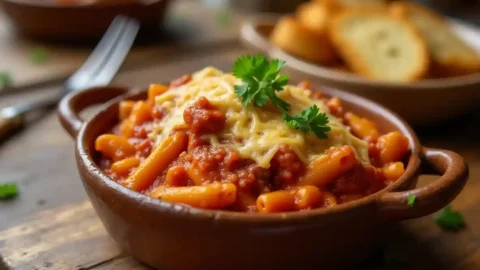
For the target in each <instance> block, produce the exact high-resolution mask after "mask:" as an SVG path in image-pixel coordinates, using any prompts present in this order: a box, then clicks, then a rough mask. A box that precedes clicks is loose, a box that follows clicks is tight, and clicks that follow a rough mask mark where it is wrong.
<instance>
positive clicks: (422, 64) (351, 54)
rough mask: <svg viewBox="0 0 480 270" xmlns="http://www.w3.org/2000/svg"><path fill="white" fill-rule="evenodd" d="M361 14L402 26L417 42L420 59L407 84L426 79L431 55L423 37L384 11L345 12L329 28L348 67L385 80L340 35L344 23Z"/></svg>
mask: <svg viewBox="0 0 480 270" xmlns="http://www.w3.org/2000/svg"><path fill="white" fill-rule="evenodd" d="M359 14H362V15H368V16H369V17H375V16H381V17H383V18H386V19H388V20H395V21H396V22H398V23H399V24H401V25H402V26H403V27H405V29H406V30H407V31H408V32H409V33H410V34H411V35H412V37H413V38H414V40H415V43H416V46H417V47H418V48H419V52H420V57H419V58H418V61H419V62H418V65H417V66H416V67H417V68H416V69H415V70H412V71H411V72H410V75H409V76H408V77H406V78H404V81H405V82H408V81H414V80H418V79H422V78H424V77H425V76H426V75H427V73H428V67H429V55H428V51H427V49H426V45H425V42H424V40H423V39H422V37H421V36H420V35H419V34H418V32H417V31H416V30H415V28H414V27H413V26H412V25H411V24H410V23H408V22H407V21H405V20H403V19H400V18H395V17H393V16H390V15H389V14H387V13H385V12H382V11H374V10H345V11H343V12H340V13H339V14H337V15H336V16H335V17H334V18H333V20H332V21H331V23H330V26H329V35H330V38H331V40H332V42H333V45H334V47H335V48H336V49H337V52H338V53H339V54H340V55H341V56H342V59H343V60H344V61H345V63H346V64H347V66H348V67H349V68H350V69H351V70H352V71H354V72H355V73H357V74H359V75H362V76H365V77H368V78H372V79H380V80H382V79H385V78H378V76H377V75H376V74H374V73H373V71H372V69H371V68H370V66H369V64H368V63H366V62H363V61H362V59H361V57H360V56H359V52H358V50H359V48H357V46H355V44H351V43H350V42H349V41H348V40H346V39H345V38H344V37H343V36H342V34H341V33H340V27H341V25H342V23H343V22H344V21H345V20H346V19H348V17H349V16H357V15H359Z"/></svg>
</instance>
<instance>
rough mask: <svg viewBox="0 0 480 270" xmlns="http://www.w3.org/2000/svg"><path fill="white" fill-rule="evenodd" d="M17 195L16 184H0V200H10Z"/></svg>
mask: <svg viewBox="0 0 480 270" xmlns="http://www.w3.org/2000/svg"><path fill="white" fill-rule="evenodd" d="M17 194H18V188H17V185H16V184H0V200H5V199H11V198H13V197H15V196H17Z"/></svg>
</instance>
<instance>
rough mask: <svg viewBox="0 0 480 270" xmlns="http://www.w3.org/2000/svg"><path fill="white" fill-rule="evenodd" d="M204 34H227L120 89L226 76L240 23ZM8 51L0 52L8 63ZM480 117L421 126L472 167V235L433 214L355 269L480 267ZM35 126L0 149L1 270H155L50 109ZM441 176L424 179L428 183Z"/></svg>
mask: <svg viewBox="0 0 480 270" xmlns="http://www.w3.org/2000/svg"><path fill="white" fill-rule="evenodd" d="M182 5H183V4H182ZM192 5H196V4H192ZM185 7H188V4H186V5H185V6H184V8H185ZM185 9H188V8H185ZM202 12H203V13H202ZM208 12H211V11H205V10H200V9H199V10H198V13H199V14H200V15H201V14H204V15H205V14H211V13H208ZM199 14H197V15H196V16H199V17H200V15H199ZM205 16H206V15H205ZM204 27H207V29H210V31H207V30H205V29H204V30H203V31H204V32H215V31H223V32H224V33H223V34H220V33H217V34H218V35H217V39H213V38H212V39H211V40H210V39H208V40H204V41H202V42H199V43H197V44H199V45H197V46H191V45H188V44H191V43H190V41H187V42H185V41H183V42H179V45H175V46H172V45H168V46H166V45H157V46H155V47H154V50H155V52H154V53H155V55H158V57H157V58H154V59H151V58H149V59H144V60H145V62H146V63H147V62H148V63H147V64H145V65H140V63H141V59H140V60H138V61H139V62H137V63H139V64H136V65H131V66H128V64H127V65H126V67H125V68H124V69H123V70H122V71H121V72H120V73H119V75H118V76H117V78H116V79H115V83H116V84H124V85H129V86H145V85H147V84H148V83H151V82H162V81H168V80H170V79H171V78H175V77H177V76H180V75H182V74H184V73H188V72H192V71H195V70H198V69H199V68H201V67H204V66H206V65H214V66H217V67H219V68H221V69H225V70H228V69H229V68H230V67H231V64H232V61H233V60H234V59H235V58H236V57H237V56H238V55H240V54H242V53H246V52H248V50H246V49H245V48H243V47H242V46H241V45H240V44H239V43H238V42H237V41H236V34H235V33H236V32H235V31H236V30H237V28H236V24H234V25H233V26H231V28H230V30H228V29H223V28H222V29H219V27H218V25H213V24H212V25H210V26H204ZM208 27H210V28H208ZM232 33H233V34H232ZM212 35H213V34H212ZM192 39H195V38H192ZM175 42H178V41H175ZM173 44H176V43H173ZM188 46H191V47H188ZM185 48H189V49H187V50H186V49H185ZM137 49H138V48H137ZM1 51H2V47H1V46H0V55H1ZM139 52H140V53H143V52H142V51H141V49H140V50H139ZM150 56H151V54H150ZM83 57H84V55H83ZM80 58H81V57H80ZM80 58H79V59H80ZM79 61H80V60H79ZM74 67H75V66H74V65H72V66H71V68H74ZM49 68H51V67H49ZM52 72H53V73H54V72H56V71H52ZM53 73H51V74H53ZM67 73H68V72H67ZM32 74H35V71H32ZM58 74H59V73H55V76H57V75H58ZM64 74H66V73H64ZM29 78H33V77H29ZM38 78H40V77H38ZM297 79H300V78H297ZM25 82H28V83H32V84H37V83H39V82H41V81H38V80H36V79H35V80H30V79H28V80H27V79H26V80H25ZM60 87H61V85H60V84H49V85H48V86H45V87H43V88H38V87H36V91H32V92H28V93H21V94H18V95H14V96H13V95H10V96H2V98H1V99H0V106H4V105H6V104H11V103H14V102H18V101H21V100H27V99H33V98H43V97H45V96H46V95H49V94H52V93H54V92H55V91H58V90H59V89H60ZM479 119H480V110H479V111H476V112H473V113H472V114H470V115H468V116H465V117H462V118H461V119H455V120H452V121H450V122H448V123H443V124H442V125H437V126H432V127H422V128H416V130H417V132H418V133H419V136H420V139H421V141H422V143H423V144H424V145H427V146H431V147H442V148H447V149H451V150H453V151H457V152H459V153H460V154H462V155H463V156H464V157H465V159H466V160H467V162H468V164H469V166H470V181H469V182H468V184H467V186H466V188H465V189H464V191H463V192H462V193H461V194H460V196H459V197H458V198H457V199H456V200H455V201H454V203H453V207H454V208H455V209H457V210H459V211H461V212H462V213H463V214H464V217H465V219H466V223H467V227H466V228H465V229H463V230H461V231H458V232H444V231H442V230H441V229H440V228H439V227H438V226H437V225H436V224H435V223H434V221H433V219H432V217H431V216H427V217H424V218H420V219H416V220H411V221H405V222H402V223H401V224H399V225H398V226H396V227H395V228H394V231H393V232H392V234H391V235H390V236H389V237H390V240H389V241H388V242H387V244H386V245H385V246H384V247H383V248H382V249H381V250H379V252H378V254H377V255H376V256H374V257H372V258H369V259H368V260H367V261H366V262H365V263H364V264H361V265H358V266H356V267H355V268H354V269H402V270H403V269H421V270H424V269H445V270H447V269H465V270H466V269H468V270H475V269H480V240H479V237H480V196H479V195H478V194H479V193H480V183H479V182H478V179H479V178H480V140H479V139H478V138H480V128H479V124H480V120H479ZM34 120H35V122H34V123H33V124H31V125H29V127H28V129H25V130H24V131H22V132H21V133H19V134H17V135H16V136H14V137H12V138H10V139H9V140H8V141H6V142H3V143H2V144H0V183H2V182H16V183H18V185H19V188H20V195H19V196H18V197H17V198H15V199H13V200H8V201H0V270H2V269H28V270H29V269H78V270H80V269H83V270H87V269H149V268H148V267H147V266H145V265H142V264H141V263H139V262H138V261H136V260H135V259H133V258H132V257H130V256H129V255H128V254H125V253H123V252H122V251H121V250H120V249H119V248H118V247H117V246H116V244H115V243H114V242H113V240H112V239H111V238H110V237H109V236H108V235H107V233H106V231H105V230H104V228H103V226H102V224H101V223H100V220H99V219H98V218H97V216H96V214H95V213H94V211H93V209H92V207H91V205H90V203H89V202H88V200H87V198H86V194H85V192H84V190H83V187H82V186H81V182H80V179H79V177H78V174H77V170H76V166H75V162H74V154H73V146H74V144H73V141H72V140H71V138H69V137H68V135H67V134H66V133H65V132H63V131H62V129H61V127H60V125H59V124H58V121H57V119H56V116H55V114H54V113H53V112H52V111H47V112H45V113H44V114H39V115H38V116H37V118H36V119H34ZM435 178H436V177H435V176H423V177H422V178H421V181H420V184H423V183H425V182H428V181H432V180H434V179H435ZM346 259H347V258H346Z"/></svg>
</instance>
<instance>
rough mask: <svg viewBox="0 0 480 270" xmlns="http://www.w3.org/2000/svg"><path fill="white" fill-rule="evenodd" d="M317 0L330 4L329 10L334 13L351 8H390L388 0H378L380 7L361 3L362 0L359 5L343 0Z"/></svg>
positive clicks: (359, 0)
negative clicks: (343, 1) (346, 2)
mask: <svg viewBox="0 0 480 270" xmlns="http://www.w3.org/2000/svg"><path fill="white" fill-rule="evenodd" d="M317 2H321V3H324V5H326V6H328V8H329V10H330V11H331V12H333V13H337V12H341V11H344V10H349V9H362V10H382V9H387V8H388V3H387V1H386V0H377V1H376V2H378V3H379V7H372V6H369V5H365V4H363V5H362V4H360V3H362V0H357V2H358V3H359V5H357V6H352V5H348V4H345V3H342V1H341V0H317ZM380 6H381V7H380Z"/></svg>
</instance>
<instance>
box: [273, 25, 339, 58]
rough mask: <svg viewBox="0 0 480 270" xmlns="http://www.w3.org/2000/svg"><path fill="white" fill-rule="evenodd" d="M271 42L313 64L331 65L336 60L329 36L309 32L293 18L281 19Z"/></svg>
mask: <svg viewBox="0 0 480 270" xmlns="http://www.w3.org/2000/svg"><path fill="white" fill-rule="evenodd" d="M270 40H271V41H272V43H274V44H275V45H277V46H278V47H280V48H281V49H283V50H285V51H287V52H289V53H291V54H293V55H296V56H299V57H302V58H304V59H307V60H310V61H313V62H318V63H321V64H331V63H334V62H335V60H336V55H335V52H334V50H333V48H332V46H331V43H330V41H329V40H328V39H327V35H324V36H322V35H319V34H317V33H315V32H313V31H311V30H309V29H308V28H306V27H305V26H303V25H302V24H300V23H299V22H298V21H297V20H295V18H293V17H289V16H286V17H283V18H282V19H280V21H278V23H277V25H276V26H275V28H274V30H273V31H272V34H271V35H270Z"/></svg>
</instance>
